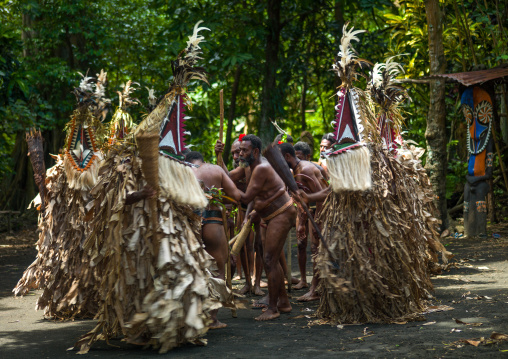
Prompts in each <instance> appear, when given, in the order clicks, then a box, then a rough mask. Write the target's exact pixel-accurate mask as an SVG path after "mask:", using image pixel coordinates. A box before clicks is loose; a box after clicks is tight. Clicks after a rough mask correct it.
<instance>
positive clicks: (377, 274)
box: [316, 29, 437, 323]
mask: <svg viewBox="0 0 508 359" xmlns="http://www.w3.org/2000/svg"><path fill="white" fill-rule="evenodd" d="M355 33H358V32H353V29H351V30H350V31H349V32H348V31H347V30H346V29H344V37H343V39H342V45H341V52H340V53H339V60H338V61H337V62H336V64H335V69H336V71H337V73H338V75H339V76H340V78H341V80H342V82H343V84H342V86H341V88H340V89H339V92H338V96H339V104H338V106H337V112H338V114H337V121H338V123H344V121H345V122H346V124H348V126H349V128H350V129H352V128H353V127H354V126H353V125H354V124H355V121H356V126H357V127H356V128H358V129H361V128H362V127H363V128H364V134H363V141H364V145H363V146H362V145H361V144H358V141H357V142H356V143H352V142H351V143H352V145H351V146H356V147H360V146H362V147H361V148H364V149H365V150H367V151H368V152H369V156H368V158H369V163H368V166H369V172H370V173H369V177H370V179H371V181H370V183H371V186H370V189H368V190H364V189H363V188H365V187H366V186H365V185H362V186H358V185H355V184H350V178H346V179H345V180H344V182H343V183H339V184H338V183H335V182H336V181H338V180H340V179H341V177H339V176H337V175H336V174H335V175H332V173H331V176H330V178H331V181H332V182H331V187H332V193H330V194H329V196H328V197H327V199H326V201H325V203H324V206H323V211H322V213H321V215H320V220H321V222H322V228H323V235H324V237H325V240H326V241H327V243H328V245H329V247H330V250H331V253H330V252H328V251H326V250H325V249H324V248H323V246H320V248H319V252H318V254H317V258H316V263H317V268H318V270H319V274H320V278H321V280H320V285H319V287H318V291H319V292H320V294H321V301H320V305H319V308H318V311H317V314H318V316H320V317H322V318H328V319H330V320H331V321H332V322H334V323H337V322H339V323H365V322H374V323H376V322H391V321H394V320H397V319H399V318H408V317H411V316H414V315H416V314H417V313H420V312H421V311H423V310H424V308H425V307H426V303H427V299H429V298H430V291H431V289H432V284H431V282H430V279H429V271H428V262H429V255H428V253H427V248H428V244H427V243H428V242H429V238H431V237H435V236H437V232H436V231H435V229H436V226H435V222H437V221H436V219H435V218H434V217H433V216H432V213H429V212H428V211H427V208H428V204H429V203H431V202H432V195H431V192H430V191H427V190H426V188H429V183H428V179H427V182H425V183H420V182H419V181H420V180H421V179H422V178H424V177H423V176H422V172H421V171H423V169H422V168H421V166H417V165H415V163H414V161H412V160H409V161H405V160H404V161H402V160H401V161H399V160H397V159H395V158H394V156H393V154H392V153H390V152H388V151H387V149H385V148H384V145H383V141H382V140H381V137H382V136H381V131H380V129H379V128H378V127H377V126H376V125H377V121H376V118H375V117H374V116H373V107H372V105H371V104H369V103H368V102H367V100H368V98H367V96H365V95H364V94H363V93H362V92H360V91H359V90H357V89H355V91H354V92H351V89H350V87H349V86H350V84H351V81H352V79H354V78H356V76H357V74H356V69H357V67H358V66H360V63H359V62H358V60H348V56H349V58H354V56H353V55H351V53H352V50H350V49H349V48H347V46H350V45H349V43H348V42H345V40H344V38H346V39H347V38H351V36H352V34H355ZM353 39H355V40H357V39H356V38H353ZM344 57H346V60H344ZM351 61H356V63H354V62H353V63H352V62H351ZM355 93H356V94H359V95H358V96H357V95H355ZM341 95H342V97H341ZM356 96H357V97H356ZM387 115H388V116H391V115H392V114H391V113H390V111H389V112H388V114H387ZM349 116H350V117H351V118H350V119H349V118H348V117H349ZM339 121H342V122H339ZM341 128H343V125H339V124H337V126H336V129H338V130H339V137H338V138H339V140H340V138H345V137H347V136H346V135H347V134H348V130H347V129H346V130H345V131H342V130H341ZM380 128H381V129H382V128H383V126H380ZM365 130H366V131H365ZM340 131H342V133H343V134H342V135H340V133H341V132H340ZM344 133H345V134H344ZM351 133H352V136H351V135H350V136H349V137H348V138H353V139H355V138H356V139H358V137H356V134H355V132H354V131H351ZM367 141H368V142H367ZM342 145H343V144H342V143H340V142H339V144H338V146H336V148H334V149H333V150H332V151H331V153H330V158H332V157H331V156H332V155H334V154H335V153H334V150H335V151H337V150H340V148H339V147H340V146H342ZM346 148H347V147H346ZM346 151H351V152H353V151H357V149H352V150H349V149H348V150H346ZM339 156H342V154H341V155H339ZM328 163H330V162H328ZM359 165H364V163H363V162H362V163H359ZM350 166H355V164H354V163H352V164H350ZM329 168H330V164H329ZM343 168H344V170H345V169H346V168H345V167H343ZM365 172H366V171H365V170H364V169H362V170H361V171H357V173H365ZM363 183H364V184H367V183H368V181H365V182H363ZM359 187H360V189H359ZM337 264H338V265H337Z"/></svg>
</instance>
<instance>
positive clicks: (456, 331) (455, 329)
mask: <svg viewBox="0 0 508 359" xmlns="http://www.w3.org/2000/svg"><path fill="white" fill-rule="evenodd" d="M461 331H462V330H460V329H457V328H453V329H452V330H450V333H460V332H461Z"/></svg>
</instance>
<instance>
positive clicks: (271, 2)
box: [258, 0, 282, 145]
mask: <svg viewBox="0 0 508 359" xmlns="http://www.w3.org/2000/svg"><path fill="white" fill-rule="evenodd" d="M281 5H282V0H268V4H267V8H266V10H267V13H268V24H267V33H266V45H265V61H266V62H265V71H264V76H265V77H264V80H263V95H262V100H261V117H260V119H259V125H258V128H259V134H260V136H261V140H262V141H263V144H264V145H266V144H268V143H270V142H271V141H273V138H274V128H273V126H272V125H271V124H270V119H272V120H275V116H276V113H275V108H276V100H277V98H278V96H277V94H276V85H277V67H278V63H279V45H280V31H281V29H282V24H281V21H280V10H281Z"/></svg>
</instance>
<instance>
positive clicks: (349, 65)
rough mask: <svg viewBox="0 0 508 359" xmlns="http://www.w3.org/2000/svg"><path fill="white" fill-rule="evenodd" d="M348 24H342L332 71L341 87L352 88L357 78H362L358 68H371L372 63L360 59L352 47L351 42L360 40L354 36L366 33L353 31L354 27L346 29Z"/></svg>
mask: <svg viewBox="0 0 508 359" xmlns="http://www.w3.org/2000/svg"><path fill="white" fill-rule="evenodd" d="M348 25H349V22H348V23H346V24H344V27H343V28H342V39H341V41H340V45H339V53H338V54H337V60H336V61H335V63H334V64H333V66H332V71H335V72H336V73H337V75H338V76H339V77H340V79H341V81H342V86H348V87H350V86H352V83H353V81H356V80H357V77H358V76H363V75H362V74H360V73H359V72H357V69H358V68H362V67H363V66H365V65H367V66H371V65H372V63H371V62H370V61H367V60H365V59H360V58H358V56H357V53H356V51H355V49H354V48H353V46H352V45H351V42H352V41H359V40H360V39H359V38H358V37H357V36H356V35H358V34H361V33H364V32H366V30H355V29H354V27H352V28H351V29H349V30H348V29H347V27H348Z"/></svg>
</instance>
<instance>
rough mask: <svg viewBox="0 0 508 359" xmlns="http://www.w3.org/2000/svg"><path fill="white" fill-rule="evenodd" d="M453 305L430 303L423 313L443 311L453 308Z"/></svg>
mask: <svg viewBox="0 0 508 359" xmlns="http://www.w3.org/2000/svg"><path fill="white" fill-rule="evenodd" d="M453 309H454V308H453V307H450V306H449V305H431V306H430V307H428V308H427V311H425V312H424V313H434V312H445V311H447V310H453Z"/></svg>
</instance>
